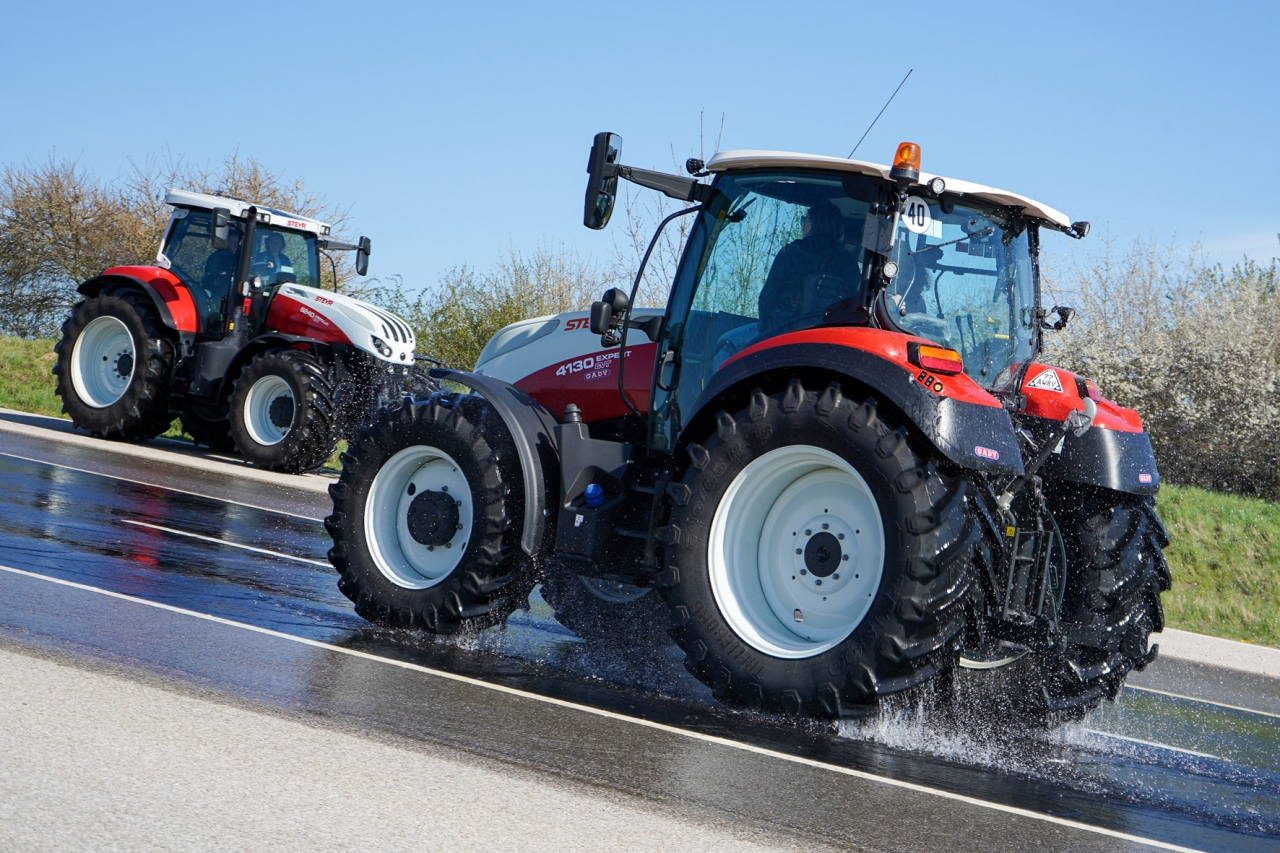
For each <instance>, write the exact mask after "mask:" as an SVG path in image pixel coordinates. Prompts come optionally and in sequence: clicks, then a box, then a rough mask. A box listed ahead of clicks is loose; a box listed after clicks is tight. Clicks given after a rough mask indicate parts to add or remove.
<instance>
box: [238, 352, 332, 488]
mask: <svg viewBox="0 0 1280 853" xmlns="http://www.w3.org/2000/svg"><path fill="white" fill-rule="evenodd" d="M336 379H337V377H336V370H335V369H334V368H333V367H332V366H326V365H325V364H323V363H322V362H321V361H320V360H319V359H318V358H316V356H314V355H312V354H311V353H308V352H305V351H303V350H296V349H287V350H273V351H271V352H265V353H262V354H261V355H258V356H256V357H254V359H253V360H252V361H250V362H249V364H248V365H246V366H245V368H244V370H243V371H242V372H241V373H240V376H239V378H237V379H236V384H235V390H234V391H233V392H232V394H231V418H230V420H231V438H232V440H233V441H234V442H235V446H236V449H237V450H238V451H239V452H240V455H241V456H243V457H244V458H245V459H246V460H247V461H249V462H251V463H253V464H254V465H257V466H258V467H259V468H266V469H267V470H269V471H283V472H285V473H289V474H301V473H303V472H305V471H312V470H314V469H316V468H319V467H320V466H321V465H323V464H324V463H325V460H327V459H328V458H329V455H330V454H331V453H333V447H334V444H335V443H336V442H337V434H336V433H337V415H336V411H335V404H334V397H335V396H336V394H335V388H336Z"/></svg>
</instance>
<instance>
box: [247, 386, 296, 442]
mask: <svg viewBox="0 0 1280 853" xmlns="http://www.w3.org/2000/svg"><path fill="white" fill-rule="evenodd" d="M277 400H288V401H289V407H290V410H291V412H292V414H291V415H290V416H289V423H287V424H283V425H281V424H279V423H276V419H273V418H272V417H271V410H272V407H274V406H279V405H281V404H279V403H277V402H276V401H277ZM277 414H279V412H277ZM297 417H298V401H297V400H296V399H294V396H293V389H292V388H290V387H289V383H288V382H286V381H285V380H284V378H283V377H280V376H264V377H262V378H261V379H259V380H258V381H257V382H255V383H253V386H252V387H251V388H250V389H249V393H248V394H246V395H245V398H244V426H245V429H246V430H248V431H249V437H250V438H252V439H253V440H254V441H256V442H257V443H258V444H261V445H262V446H264V447H270V446H271V445H273V444H279V443H280V442H282V441H284V437H285V436H286V435H288V434H289V430H291V429H293V422H294V421H295V420H296V419H297ZM278 419H279V420H283V418H278Z"/></svg>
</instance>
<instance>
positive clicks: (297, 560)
mask: <svg viewBox="0 0 1280 853" xmlns="http://www.w3.org/2000/svg"><path fill="white" fill-rule="evenodd" d="M120 521H121V523H122V524H132V525H134V526H136V527H149V528H151V529H152V530H160V531H163V532H164V533H172V534H173V535H174V536H189V537H190V538H192V539H199V540H201V541H203V542H214V543H216V544H218V545H227V546H229V547H231V548H239V549H241V550H243V551H253V552H254V553H255V554H268V555H270V556H272V557H279V558H280V559H282V560H293V561H294V562H295V563H308V564H310V565H312V566H324V567H325V568H326V569H332V568H333V566H332V565H330V564H329V563H326V562H324V561H323V560H309V559H307V558H306V557H295V556H293V555H292V554H282V553H280V552H279V551H269V550H267V549H266V548H255V547H253V546H252V545H241V544H240V543H239V542H228V541H227V540H226V539H218V538H216V537H213V536H201V535H200V534H199V533H189V532H187V531H186V530H174V529H173V528H172V527H162V526H161V525H159V524H148V523H147V522H145V521H133V520H131V519H128V518H122V519H120Z"/></svg>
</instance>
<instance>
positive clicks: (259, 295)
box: [156, 190, 368, 340]
mask: <svg viewBox="0 0 1280 853" xmlns="http://www.w3.org/2000/svg"><path fill="white" fill-rule="evenodd" d="M165 201H166V202H167V203H168V204H170V205H172V206H173V207H174V211H173V215H172V216H171V218H170V220H169V227H168V229H167V231H166V232H165V237H164V241H163V243H162V245H161V247H160V251H159V253H158V254H157V256H156V260H157V261H158V262H159V264H160V265H161V266H163V267H165V268H167V269H168V270H169V271H170V272H172V273H173V274H174V275H176V276H177V277H178V278H180V279H181V280H182V282H183V284H185V285H186V286H187V289H188V290H189V291H190V293H191V296H192V299H193V300H194V301H195V303H196V314H197V318H198V321H199V331H200V337H201V338H202V339H204V340H213V339H218V338H221V337H222V336H223V335H224V334H225V333H226V332H227V331H229V330H230V329H229V322H230V315H231V308H232V307H233V306H234V304H235V296H236V294H235V293H234V292H233V291H234V289H235V282H236V281H238V280H239V278H238V276H237V272H238V271H239V270H240V266H241V263H242V262H243V261H247V262H248V270H247V271H248V279H247V280H249V281H250V282H251V283H252V288H253V289H252V292H251V293H250V294H249V298H250V307H249V310H248V311H243V306H241V308H242V311H243V313H245V315H246V320H247V322H248V326H249V328H248V329H247V331H248V332H249V334H250V335H251V336H252V334H253V333H254V332H256V331H257V330H258V329H259V328H260V327H261V325H262V322H263V320H264V319H265V317H266V315H267V309H268V307H269V304H270V301H271V297H272V296H273V295H274V294H275V293H276V291H277V290H278V288H279V286H280V285H284V284H299V285H302V286H304V287H312V288H319V287H320V286H321V278H320V250H321V248H330V247H331V248H335V249H336V248H348V247H346V246H344V245H341V244H333V245H332V246H330V243H331V241H330V240H329V239H328V236H329V231H330V226H329V225H327V224H325V223H323V222H318V221H315V220H312V219H308V218H307V217H303V216H298V215H296V214H292V213H286V212H284V211H279V210H273V209H270V208H266V207H261V208H259V207H255V206H253V205H249V204H247V203H246V202H243V201H240V200H237V199H231V198H222V197H218V196H210V195H204V194H201V193H190V192H183V191H180V190H171V191H170V192H169V194H168V196H166V198H165ZM250 211H254V214H250ZM255 214H256V216H255V221H254V227H253V228H252V229H250V228H249V227H248V222H249V217H250V216H251V215H255ZM366 242H367V241H366ZM246 245H247V246H248V251H247V253H246V252H245V251H243V250H244V248H245V247H246ZM350 248H357V251H360V249H359V248H358V247H350ZM246 254H247V257H246ZM367 263H368V253H367V248H366V249H365V250H364V252H363V253H362V255H361V257H360V260H359V261H358V265H361V264H366V265H367Z"/></svg>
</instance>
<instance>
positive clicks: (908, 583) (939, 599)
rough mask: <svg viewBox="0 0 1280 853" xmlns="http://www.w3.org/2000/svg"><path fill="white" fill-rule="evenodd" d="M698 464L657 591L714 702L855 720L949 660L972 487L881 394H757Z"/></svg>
mask: <svg viewBox="0 0 1280 853" xmlns="http://www.w3.org/2000/svg"><path fill="white" fill-rule="evenodd" d="M689 458H690V464H689V467H688V469H687V470H686V472H685V473H684V476H683V477H682V479H681V480H680V481H679V482H678V483H676V484H675V485H673V486H672V487H671V488H670V489H669V490H668V494H669V496H670V497H671V500H672V503H673V508H672V512H671V523H670V525H669V526H668V527H667V528H665V529H663V530H662V531H660V533H661V536H662V538H663V540H664V541H665V542H666V543H668V544H667V548H666V558H665V564H666V568H665V570H664V571H663V572H662V573H660V574H659V576H658V580H657V583H658V585H659V587H660V588H661V589H662V590H663V595H664V598H665V599H666V601H667V604H668V605H669V606H670V607H671V609H672V611H673V615H674V621H675V624H676V627H675V628H674V630H673V636H674V637H675V639H676V641H677V642H678V643H679V644H680V646H681V647H682V648H683V649H684V651H685V653H686V661H685V664H686V666H687V667H688V668H689V670H690V671H691V672H692V673H693V674H694V675H695V676H697V677H698V678H699V679H701V680H702V681H703V682H704V683H706V684H708V685H709V686H711V687H712V689H713V691H715V693H716V695H717V696H719V697H720V698H722V699H725V700H728V701H732V702H737V703H742V704H747V705H751V706H756V707H761V708H763V709H765V710H769V711H783V712H787V713H796V714H816V715H823V716H839V715H848V714H860V713H865V712H867V711H868V710H870V709H871V708H872V707H874V705H875V702H876V700H877V699H878V697H881V696H884V695H887V694H891V693H897V692H900V691H903V690H906V689H909V688H912V687H915V686H916V685H919V684H922V683H924V682H926V681H927V680H929V679H930V678H931V677H932V676H933V675H935V674H936V673H937V672H938V671H939V670H940V669H943V668H947V667H950V666H951V665H952V661H953V659H954V647H955V645H956V640H957V638H958V636H959V634H960V632H961V630H962V627H963V611H964V609H965V605H966V603H967V601H968V596H969V592H970V586H971V578H972V572H971V568H970V566H971V560H972V556H973V552H974V545H975V543H976V541H977V532H976V528H975V526H974V524H973V522H972V521H971V519H970V518H969V516H968V515H967V511H966V500H965V496H966V484H965V482H964V481H956V480H951V479H950V478H947V477H945V476H944V475H943V474H941V473H940V472H939V471H938V470H937V468H936V467H935V466H934V465H933V464H932V463H931V462H930V461H929V460H928V459H927V458H923V457H921V456H920V455H918V454H917V452H916V451H915V450H913V449H912V447H911V445H910V442H909V437H908V433H907V431H906V430H905V429H903V428H894V427H893V426H891V425H890V424H889V423H888V422H887V421H886V420H885V419H883V418H882V417H881V416H880V414H879V413H878V411H877V407H876V401H875V400H874V399H868V400H866V401H864V402H863V403H861V404H860V405H855V404H853V403H852V402H851V401H849V400H848V399H846V398H845V397H844V396H843V394H842V393H841V390H840V387H839V385H837V384H835V383H832V384H831V385H829V386H828V387H827V389H826V390H825V391H824V392H823V393H822V394H817V393H815V392H813V391H809V390H806V389H805V388H804V387H803V385H801V383H800V382H799V381H798V380H793V381H792V382H791V384H790V387H789V388H788V389H787V390H785V391H783V392H780V393H775V394H766V393H764V392H763V391H760V390H757V391H755V392H754V393H753V394H752V396H751V401H750V403H749V404H748V405H747V406H745V407H744V408H742V409H741V410H739V411H737V412H735V413H732V414H730V413H727V412H721V413H720V414H719V415H718V416H717V429H716V432H715V433H714V434H713V435H711V436H710V437H709V438H708V439H707V440H706V441H705V442H704V443H702V444H693V445H691V446H690V447H689Z"/></svg>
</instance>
